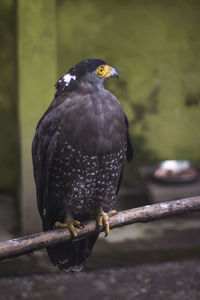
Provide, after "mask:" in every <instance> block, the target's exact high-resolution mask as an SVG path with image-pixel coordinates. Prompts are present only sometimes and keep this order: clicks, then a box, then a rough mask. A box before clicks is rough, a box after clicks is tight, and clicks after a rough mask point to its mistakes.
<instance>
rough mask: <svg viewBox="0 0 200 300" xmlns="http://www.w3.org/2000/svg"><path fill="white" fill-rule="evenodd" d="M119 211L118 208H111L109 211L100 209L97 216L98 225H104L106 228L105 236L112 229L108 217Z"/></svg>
mask: <svg viewBox="0 0 200 300" xmlns="http://www.w3.org/2000/svg"><path fill="white" fill-rule="evenodd" d="M116 213H117V211H116V210H111V211H110V212H108V213H105V212H104V211H103V209H100V211H99V213H98V216H97V227H101V226H103V227H104V229H105V237H106V236H107V235H108V233H109V231H110V227H109V222H108V219H109V217H112V216H114V215H115V214H116Z"/></svg>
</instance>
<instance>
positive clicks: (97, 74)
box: [56, 59, 119, 91]
mask: <svg viewBox="0 0 200 300" xmlns="http://www.w3.org/2000/svg"><path fill="white" fill-rule="evenodd" d="M111 77H116V78H119V74H118V72H117V70H116V69H115V68H113V67H111V66H110V65H108V64H106V63H105V61H103V60H100V59H86V60H83V61H81V62H79V63H78V64H76V65H75V66H73V67H72V68H71V69H70V70H69V72H68V73H67V74H65V75H64V76H63V77H62V78H60V80H59V81H58V82H57V84H56V88H57V89H58V90H61V91H65V90H67V91H72V90H74V89H75V88H76V86H77V85H78V84H79V83H80V82H83V81H86V82H90V83H92V84H94V85H97V86H99V85H102V84H103V82H104V81H105V79H108V78H111Z"/></svg>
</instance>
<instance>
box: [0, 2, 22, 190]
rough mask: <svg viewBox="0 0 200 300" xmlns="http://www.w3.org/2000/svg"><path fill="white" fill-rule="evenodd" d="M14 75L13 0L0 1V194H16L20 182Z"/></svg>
mask: <svg viewBox="0 0 200 300" xmlns="http://www.w3.org/2000/svg"><path fill="white" fill-rule="evenodd" d="M16 81H17V79H16V74H15V12H14V1H13V0H1V2H0V191H1V192H11V193H16V190H17V186H18V182H19V176H18V172H19V135H18V122H17V91H16Z"/></svg>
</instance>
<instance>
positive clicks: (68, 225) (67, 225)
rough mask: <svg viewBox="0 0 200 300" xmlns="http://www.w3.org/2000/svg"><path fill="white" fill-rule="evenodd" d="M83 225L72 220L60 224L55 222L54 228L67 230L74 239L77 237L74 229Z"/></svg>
mask: <svg viewBox="0 0 200 300" xmlns="http://www.w3.org/2000/svg"><path fill="white" fill-rule="evenodd" d="M82 226H83V224H81V222H79V221H78V220H72V221H70V222H66V223H62V222H60V221H56V222H55V223H54V228H68V229H69V231H70V232H71V234H72V236H73V237H74V238H76V237H77V232H76V229H75V227H77V228H80V227H82Z"/></svg>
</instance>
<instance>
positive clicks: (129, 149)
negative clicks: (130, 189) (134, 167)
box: [117, 115, 133, 193]
mask: <svg viewBox="0 0 200 300" xmlns="http://www.w3.org/2000/svg"><path fill="white" fill-rule="evenodd" d="M124 116H125V124H126V143H127V152H126V158H127V161H128V162H131V161H132V159H133V146H132V143H131V138H130V135H129V131H128V127H129V126H128V119H127V116H126V115H124ZM122 178H123V169H122V171H121V174H120V176H119V181H118V184H117V193H118V191H119V189H120V186H121V182H122Z"/></svg>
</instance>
